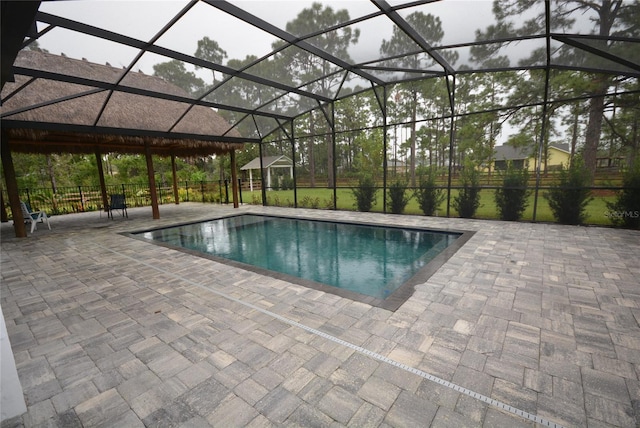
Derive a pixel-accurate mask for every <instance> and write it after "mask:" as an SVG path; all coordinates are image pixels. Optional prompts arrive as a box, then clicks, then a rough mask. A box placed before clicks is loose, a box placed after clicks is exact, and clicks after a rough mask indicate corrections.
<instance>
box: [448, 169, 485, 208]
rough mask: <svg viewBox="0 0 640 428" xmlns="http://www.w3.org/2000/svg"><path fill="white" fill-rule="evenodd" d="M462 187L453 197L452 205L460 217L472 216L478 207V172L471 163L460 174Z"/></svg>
mask: <svg viewBox="0 0 640 428" xmlns="http://www.w3.org/2000/svg"><path fill="white" fill-rule="evenodd" d="M460 178H461V183H460V184H461V186H462V188H461V189H460V191H459V192H458V195H457V196H456V197H454V198H453V207H454V208H455V209H456V211H458V215H459V216H460V217H462V218H472V217H473V216H474V215H475V214H476V211H477V210H478V207H480V174H479V172H478V171H477V170H476V169H475V167H474V166H473V165H471V164H467V165H465V167H464V168H463V169H462V172H461V174H460Z"/></svg>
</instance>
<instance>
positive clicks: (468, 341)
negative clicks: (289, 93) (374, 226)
mask: <svg viewBox="0 0 640 428" xmlns="http://www.w3.org/2000/svg"><path fill="white" fill-rule="evenodd" d="M237 212H254V213H276V214H279V215H290V216H303V217H308V218H322V219H333V220H345V221H347V220H361V221H367V222H373V223H381V224H384V223H389V224H395V225H407V226H416V225H419V226H427V227H434V228H440V229H444V228H452V229H462V230H472V231H476V232H477V233H476V234H475V235H474V236H473V237H472V238H471V239H470V240H469V242H467V243H466V244H465V245H464V247H462V248H461V249H460V250H459V251H458V252H457V253H456V254H455V255H454V256H453V257H452V258H451V259H450V260H449V261H448V262H447V263H446V264H445V265H444V266H443V267H441V268H440V269H439V270H438V271H437V272H436V273H435V274H434V275H433V276H432V277H431V278H430V279H429V280H428V281H427V282H426V283H424V284H420V285H418V286H417V287H416V290H415V292H414V294H413V296H412V297H411V298H410V299H409V300H408V301H407V302H406V303H404V304H403V305H402V306H401V307H400V308H399V309H398V310H397V311H395V312H391V311H387V310H385V309H381V308H376V307H372V306H369V305H367V304H365V303H361V302H355V301H352V300H349V299H346V298H342V297H338V296H336V295H333V294H327V293H323V292H321V291H317V290H312V289H308V288H305V287H302V286H299V285H296V284H292V283H288V282H286V281H283V280H279V279H274V278H271V277H267V276H263V275H260V274H257V273H253V272H249V271H246V270H242V269H239V268H236V267H232V266H229V265H225V264H221V263H217V262H214V261H211V260H207V259H204V258H200V257H196V256H193V255H189V254H185V253H182V252H178V251H174V250H171V249H167V248H163V247H160V246H156V245H151V244H148V243H145V242H141V241H139V240H135V239H131V238H129V237H127V236H125V235H121V234H120V233H119V232H126V231H133V230H141V229H144V228H148V227H151V226H153V227H156V226H162V225H168V224H174V223H179V222H186V221H192V220H199V219H210V218H214V217H217V216H222V215H227V214H230V213H237ZM160 213H161V217H162V218H161V219H160V220H155V221H153V220H151V209H150V208H137V209H130V210H129V217H130V218H129V219H124V218H116V219H115V220H110V219H107V218H106V216H102V218H100V217H99V214H98V213H85V214H73V215H68V216H57V217H56V216H54V217H53V218H52V219H51V227H52V230H51V231H49V230H47V229H46V228H42V227H40V228H39V229H38V230H37V231H36V232H34V233H33V234H32V235H30V236H29V237H28V238H26V239H16V238H14V237H13V227H12V225H11V224H6V223H5V224H2V243H1V245H2V264H1V275H2V277H1V278H2V282H1V289H0V292H1V294H0V296H1V303H2V310H3V312H4V317H5V320H6V324H7V330H8V333H9V338H10V340H11V345H12V348H13V352H14V356H15V360H16V366H17V370H18V374H19V377H20V381H21V384H22V388H23V392H24V396H25V400H26V403H27V408H28V411H27V413H25V414H23V415H22V416H19V417H15V418H13V419H9V420H6V421H4V422H3V423H2V427H3V428H5V427H17V426H26V427H41V426H59V427H93V426H105V427H142V426H162V427H206V426H220V427H231V426H250V427H263V426H354V427H356V426H358V427H360V426H363V427H364V426H374V427H377V426H381V427H423V426H434V427H465V426H468V427H476V426H486V427H496V426H505V427H514V426H534V425H536V422H537V424H539V425H544V424H549V425H551V426H553V425H554V424H557V425H559V426H567V427H569V426H578V427H582V426H598V427H599V426H619V427H637V426H640V381H639V376H640V325H639V323H640V232H638V231H629V230H616V229H609V228H599V227H572V226H560V225H554V224H530V223H507V222H499V221H480V220H462V219H446V218H437V217H420V216H393V215H382V214H373V213H352V212H340V211H337V212H336V211H323V210H302V209H298V210H294V209H286V208H265V207H256V206H244V207H241V208H240V209H238V210H233V209H232V208H229V207H224V206H219V205H204V204H196V203H187V204H181V205H179V206H175V205H165V206H161V209H160ZM318 256H319V257H321V255H318ZM3 394H4V391H3Z"/></svg>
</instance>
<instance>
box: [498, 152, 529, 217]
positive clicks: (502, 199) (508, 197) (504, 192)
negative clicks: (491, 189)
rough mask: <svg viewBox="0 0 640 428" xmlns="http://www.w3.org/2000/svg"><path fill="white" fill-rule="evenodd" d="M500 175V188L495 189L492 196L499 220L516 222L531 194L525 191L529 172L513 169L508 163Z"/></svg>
mask: <svg viewBox="0 0 640 428" xmlns="http://www.w3.org/2000/svg"><path fill="white" fill-rule="evenodd" d="M501 175H502V186H501V187H500V188H499V189H496V192H495V195H494V199H495V201H496V206H497V208H498V214H499V216H500V220H508V221H518V220H520V218H521V217H522V214H523V213H524V210H525V209H526V208H527V205H529V203H528V198H529V195H530V194H531V191H530V190H527V183H528V181H529V172H528V171H527V170H526V169H524V168H522V169H519V168H515V167H514V166H513V164H512V163H511V162H509V164H508V166H507V169H506V171H504V172H503V173H502V174H501Z"/></svg>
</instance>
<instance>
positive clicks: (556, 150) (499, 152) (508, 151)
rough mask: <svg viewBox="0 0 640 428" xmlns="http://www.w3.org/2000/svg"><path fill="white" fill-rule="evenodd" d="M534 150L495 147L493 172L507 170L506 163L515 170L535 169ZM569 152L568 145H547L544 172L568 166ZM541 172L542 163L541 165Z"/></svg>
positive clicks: (507, 146) (531, 148)
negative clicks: (511, 165)
mask: <svg viewBox="0 0 640 428" xmlns="http://www.w3.org/2000/svg"><path fill="white" fill-rule="evenodd" d="M536 156H537V153H536V150H535V148H533V147H513V146H509V145H506V144H505V145H502V146H497V147H496V148H495V149H494V154H493V161H492V164H493V167H492V170H493V171H503V170H505V169H507V163H508V162H511V163H513V165H514V166H515V167H516V168H527V169H528V170H529V171H535V169H536ZM570 158H571V152H570V151H569V144H549V149H548V156H547V163H546V170H547V171H553V170H557V169H560V167H561V166H562V165H563V164H564V165H568V164H569V160H570ZM542 169H543V170H544V169H545V168H544V163H543V168H542Z"/></svg>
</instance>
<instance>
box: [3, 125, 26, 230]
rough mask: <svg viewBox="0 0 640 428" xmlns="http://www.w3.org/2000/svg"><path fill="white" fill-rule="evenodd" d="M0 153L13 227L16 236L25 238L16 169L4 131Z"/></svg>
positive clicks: (7, 137)
mask: <svg viewBox="0 0 640 428" xmlns="http://www.w3.org/2000/svg"><path fill="white" fill-rule="evenodd" d="M0 154H1V155H2V169H3V170H4V182H5V183H6V185H7V194H8V195H9V205H10V206H11V215H12V217H13V229H14V230H15V232H16V238H26V237H27V229H26V228H25V227H24V221H23V220H22V210H21V209H20V195H18V182H17V181H16V171H15V169H14V167H13V158H12V157H11V150H10V149H9V136H8V135H7V133H5V132H3V133H2V142H0Z"/></svg>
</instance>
